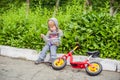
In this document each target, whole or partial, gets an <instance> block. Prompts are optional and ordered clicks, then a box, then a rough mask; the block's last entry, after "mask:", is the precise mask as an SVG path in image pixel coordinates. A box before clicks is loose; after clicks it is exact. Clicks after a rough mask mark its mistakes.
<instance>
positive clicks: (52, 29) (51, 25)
mask: <svg viewBox="0 0 120 80" xmlns="http://www.w3.org/2000/svg"><path fill="white" fill-rule="evenodd" d="M48 26H49V28H50V30H51V31H56V26H55V24H54V22H53V21H48Z"/></svg>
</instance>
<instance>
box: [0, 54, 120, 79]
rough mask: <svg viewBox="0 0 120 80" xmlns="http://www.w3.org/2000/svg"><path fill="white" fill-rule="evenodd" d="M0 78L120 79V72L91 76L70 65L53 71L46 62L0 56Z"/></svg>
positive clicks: (106, 72) (105, 72)
mask: <svg viewBox="0 0 120 80" xmlns="http://www.w3.org/2000/svg"><path fill="white" fill-rule="evenodd" d="M0 80H120V73H117V72H110V71H103V72H102V73H101V74H100V75H98V76H94V77H92V76H89V75H87V74H86V72H85V71H84V70H78V69H72V68H71V67H70V66H67V67H66V68H65V69H63V70H60V71H55V70H53V69H52V68H51V67H50V66H49V65H48V64H39V65H34V62H32V61H26V60H21V59H12V58H8V57H3V56H0Z"/></svg>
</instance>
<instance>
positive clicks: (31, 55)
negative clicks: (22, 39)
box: [0, 45, 120, 72]
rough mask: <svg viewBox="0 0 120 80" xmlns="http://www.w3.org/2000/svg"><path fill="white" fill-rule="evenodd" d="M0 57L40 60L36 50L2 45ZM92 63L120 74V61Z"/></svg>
mask: <svg viewBox="0 0 120 80" xmlns="http://www.w3.org/2000/svg"><path fill="white" fill-rule="evenodd" d="M0 55H3V56H8V57H13V58H22V59H26V60H32V61H35V60H37V58H38V52H37V51H36V50H32V49H22V48H15V47H10V46H2V45H0ZM62 55H63V54H57V56H58V57H59V56H62ZM73 57H74V61H83V60H84V59H86V58H87V56H76V55H74V56H73ZM48 59H49V55H47V57H46V59H45V60H46V61H47V60H48ZM91 61H97V62H100V63H101V64H102V66H103V70H109V71H117V72H120V61H117V60H111V59H101V58H94V59H92V60H91ZM68 65H69V62H68Z"/></svg>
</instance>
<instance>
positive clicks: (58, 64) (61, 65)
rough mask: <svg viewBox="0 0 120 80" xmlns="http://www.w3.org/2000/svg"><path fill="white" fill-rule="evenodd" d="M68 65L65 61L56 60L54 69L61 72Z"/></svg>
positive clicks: (53, 63)
mask: <svg viewBox="0 0 120 80" xmlns="http://www.w3.org/2000/svg"><path fill="white" fill-rule="evenodd" d="M66 63H67V62H66V60H64V59H55V60H54V61H53V62H52V68H53V69H55V70H61V69H63V68H64V67H65V66H66Z"/></svg>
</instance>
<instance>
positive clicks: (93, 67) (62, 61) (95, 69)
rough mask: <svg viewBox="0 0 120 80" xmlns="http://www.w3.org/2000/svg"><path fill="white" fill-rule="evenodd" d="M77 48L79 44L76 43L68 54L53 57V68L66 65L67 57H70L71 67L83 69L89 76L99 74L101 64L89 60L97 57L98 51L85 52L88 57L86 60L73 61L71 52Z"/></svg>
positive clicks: (59, 68) (60, 67)
mask: <svg viewBox="0 0 120 80" xmlns="http://www.w3.org/2000/svg"><path fill="white" fill-rule="evenodd" d="M77 48H79V45H76V47H75V48H74V49H73V50H71V51H70V52H68V54H65V55H63V56H61V57H59V58H57V59H55V60H54V61H53V62H52V68H53V69H55V70H61V69H63V68H64V67H65V66H66V65H67V59H68V57H70V59H69V61H70V64H71V66H72V67H73V68H78V69H79V68H80V69H85V70H86V72H87V73H88V74H89V75H90V76H96V75H98V74H100V73H101V72H102V65H101V64H100V63H98V62H90V58H95V57H98V56H99V52H98V51H93V52H87V54H88V55H89V57H88V58H87V59H86V60H84V61H78V62H75V61H73V56H72V53H73V52H74V51H75V50H76V49H77Z"/></svg>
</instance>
